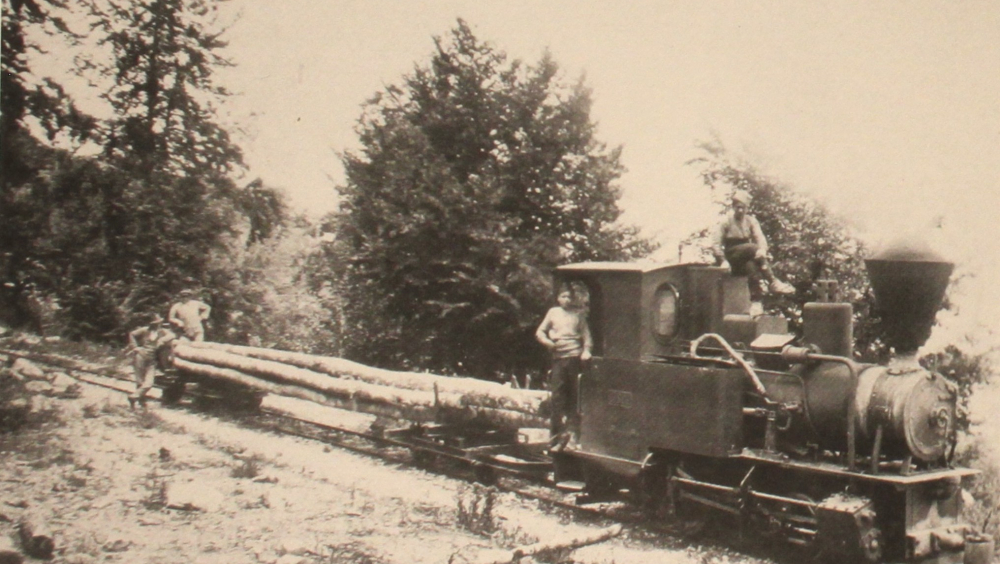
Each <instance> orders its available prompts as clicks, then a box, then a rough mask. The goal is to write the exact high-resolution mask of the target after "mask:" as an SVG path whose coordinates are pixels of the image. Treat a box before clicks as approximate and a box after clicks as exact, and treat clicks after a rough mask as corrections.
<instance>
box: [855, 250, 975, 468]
mask: <svg viewBox="0 0 1000 564" xmlns="http://www.w3.org/2000/svg"><path fill="white" fill-rule="evenodd" d="M865 265H866V266H867V268H868V272H869V276H870V278H871V284H872V290H873V291H874V293H875V299H876V308H877V311H878V312H879V314H880V315H881V317H882V324H883V327H884V328H885V331H886V341H887V343H888V344H889V345H890V346H892V347H893V348H894V349H895V351H896V353H897V354H901V355H911V354H912V353H915V352H916V350H917V349H918V348H920V346H921V345H922V344H923V343H924V342H925V341H926V340H927V338H928V337H929V336H930V331H931V327H932V325H933V324H934V316H935V314H936V313H937V311H938V308H939V307H940V305H941V300H942V299H943V298H944V292H945V289H946V288H947V286H948V278H949V277H950V276H951V272H952V269H953V268H954V265H953V264H952V263H950V262H948V261H946V260H945V259H943V258H942V257H940V256H939V255H937V254H936V253H934V252H933V251H932V250H930V248H929V247H928V246H927V245H924V244H921V243H919V242H913V241H908V242H906V243H897V244H895V245H890V246H889V247H887V248H886V249H885V250H883V251H882V252H880V253H878V254H877V255H876V256H874V257H873V258H871V259H868V260H866V261H865ZM856 402H857V407H858V411H857V413H858V415H859V418H860V423H861V429H863V430H864V432H865V434H866V435H867V436H868V437H874V436H875V434H876V433H877V430H878V428H879V427H882V429H883V431H884V432H885V435H886V438H890V437H891V439H892V440H891V441H889V443H888V444H889V445H893V444H894V445H895V448H891V447H890V449H891V450H900V451H902V452H909V453H911V454H913V455H914V456H915V457H917V458H919V459H922V460H934V459H937V458H940V457H942V456H944V455H945V452H946V450H947V447H948V442H949V437H950V436H951V434H952V432H953V431H954V421H955V405H956V393H955V390H954V387H953V386H952V385H951V384H950V383H949V382H948V381H947V380H945V379H944V378H943V377H941V376H940V375H937V374H934V373H932V372H928V371H926V370H923V369H921V368H919V366H917V365H916V364H915V363H912V364H910V365H905V364H904V365H900V366H899V367H889V368H886V367H882V366H875V367H870V368H868V369H866V370H864V371H862V373H861V374H860V376H859V381H858V393H857V395H856ZM904 448H905V450H904Z"/></svg>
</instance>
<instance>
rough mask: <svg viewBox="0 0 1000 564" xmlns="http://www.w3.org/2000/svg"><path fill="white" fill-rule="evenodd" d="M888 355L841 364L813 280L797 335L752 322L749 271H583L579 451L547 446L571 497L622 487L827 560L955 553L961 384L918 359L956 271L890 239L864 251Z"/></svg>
mask: <svg viewBox="0 0 1000 564" xmlns="http://www.w3.org/2000/svg"><path fill="white" fill-rule="evenodd" d="M867 267H868V270H869V274H870V279H871V283H872V288H873V291H874V293H875V297H876V301H877V304H878V308H879V310H878V313H879V315H880V316H881V318H882V320H883V325H884V327H886V330H887V337H886V339H887V343H888V344H889V345H890V346H892V347H893V348H894V350H895V353H896V356H895V358H894V360H893V361H892V362H890V363H888V364H886V365H876V364H863V363H859V362H856V361H855V360H854V359H853V345H854V339H853V311H852V307H851V305H850V304H848V303H840V302H839V301H837V296H836V294H837V292H836V284H835V282H821V283H819V284H818V285H817V288H816V290H817V292H816V293H817V295H818V296H819V299H818V300H817V301H815V302H811V303H807V304H805V306H804V308H803V311H802V330H801V332H800V333H801V334H798V335H793V334H790V333H789V330H788V323H787V321H786V320H785V319H783V318H781V317H778V316H768V315H764V316H757V317H751V316H750V315H748V314H747V312H748V309H749V295H748V291H747V285H746V279H745V278H741V277H734V276H731V275H730V274H729V271H728V269H726V268H721V267H715V266H706V265H699V264H682V265H672V266H642V265H636V264H627V263H581V264H573V265H566V266H563V267H560V268H559V269H557V274H556V276H557V281H558V282H560V283H576V284H583V285H584V286H586V288H587V290H588V292H589V314H588V319H589V321H590V325H591V331H592V333H593V337H594V358H593V359H592V360H591V361H590V363H589V365H588V366H587V368H586V370H585V373H584V374H583V375H582V376H581V379H580V382H579V403H578V410H579V415H580V421H581V423H580V429H579V444H578V445H576V446H574V447H573V448H570V449H567V450H565V451H564V452H562V453H558V454H556V455H554V458H555V463H556V473H557V480H559V481H560V482H562V484H563V486H564V487H566V488H577V489H579V490H580V491H581V499H582V500H584V501H586V500H602V499H607V498H612V497H615V496H620V495H624V494H628V495H630V496H631V497H632V498H634V499H638V500H639V501H640V502H641V503H642V504H643V505H644V506H646V507H647V508H648V509H649V510H650V511H651V512H652V513H654V514H656V515H659V516H661V517H664V518H669V519H675V520H677V521H678V522H681V523H684V524H686V526H691V527H696V526H697V525H699V524H701V523H704V522H705V521H706V520H707V519H713V520H716V521H717V520H718V519H719V518H720V517H724V518H729V519H731V520H732V525H733V527H734V530H738V531H739V532H740V534H741V535H743V536H745V537H750V538H759V537H764V538H774V539H780V540H782V541H785V542H788V543H790V544H792V545H795V546H797V547H801V549H803V550H804V551H805V552H807V553H809V554H811V555H813V556H819V555H822V556H823V557H824V558H825V559H828V560H841V561H846V562H883V561H885V562H923V563H930V562H934V563H940V564H943V563H961V562H962V561H963V552H964V542H965V536H966V533H967V526H966V525H965V524H964V523H963V522H962V520H961V510H962V495H961V487H960V486H961V479H962V478H963V477H964V476H968V475H971V474H973V473H974V472H973V471H971V470H968V469H963V468H955V467H953V466H952V465H951V456H952V454H953V450H954V440H955V423H954V422H955V412H956V403H957V392H956V389H955V388H954V386H953V385H952V384H951V383H949V382H948V381H947V380H946V379H945V378H943V377H942V376H940V375H939V374H936V373H934V372H931V371H928V370H925V369H923V368H922V367H920V366H919V365H918V364H917V362H916V360H915V352H916V350H917V349H918V348H919V346H920V345H921V344H922V343H923V342H924V341H925V340H926V337H927V336H928V335H929V332H930V327H931V325H932V324H933V319H934V314H935V312H936V311H937V309H938V308H939V306H940V303H941V300H942V297H943V295H944V291H945V288H946V286H947V282H948V278H949V276H950V274H951V270H952V265H951V264H949V263H947V262H946V261H944V260H941V259H940V258H939V257H936V256H934V255H933V254H932V253H929V252H925V251H917V250H913V249H911V248H908V247H905V246H901V247H896V248H891V249H889V250H888V251H886V252H884V253H882V254H881V255H879V256H876V257H875V258H873V259H871V260H869V261H867Z"/></svg>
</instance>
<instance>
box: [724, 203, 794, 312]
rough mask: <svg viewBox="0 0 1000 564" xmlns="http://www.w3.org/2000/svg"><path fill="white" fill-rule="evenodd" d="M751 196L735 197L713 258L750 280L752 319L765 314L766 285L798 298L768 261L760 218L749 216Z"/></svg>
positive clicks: (773, 291)
mask: <svg viewBox="0 0 1000 564" xmlns="http://www.w3.org/2000/svg"><path fill="white" fill-rule="evenodd" d="M749 205H750V194H748V193H746V192H744V191H743V190H737V191H735V192H734V193H733V210H732V212H730V213H729V214H727V215H726V218H725V220H723V222H722V223H720V224H719V226H718V228H717V229H716V230H715V233H714V237H713V240H712V254H713V255H715V261H716V264H722V262H723V260H725V261H727V262H729V267H730V269H731V270H732V273H733V274H735V275H737V276H746V277H747V279H748V284H749V288H750V301H751V304H750V315H760V314H762V313H763V312H764V308H763V306H762V305H761V299H762V298H763V297H764V287H762V282H766V283H767V286H766V287H767V288H768V289H769V290H770V291H771V292H772V293H775V294H794V293H795V288H794V287H792V285H791V284H788V283H787V282H783V281H781V280H778V279H777V278H775V276H774V273H773V272H772V271H771V265H770V263H769V262H768V260H767V239H766V238H765V237H764V232H763V231H761V229H760V222H758V221H757V218H755V217H754V216H752V215H750V214H748V213H747V208H748V207H749Z"/></svg>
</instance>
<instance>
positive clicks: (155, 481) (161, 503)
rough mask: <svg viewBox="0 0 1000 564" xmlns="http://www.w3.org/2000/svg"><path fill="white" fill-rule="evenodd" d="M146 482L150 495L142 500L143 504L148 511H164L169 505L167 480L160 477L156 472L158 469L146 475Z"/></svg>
mask: <svg viewBox="0 0 1000 564" xmlns="http://www.w3.org/2000/svg"><path fill="white" fill-rule="evenodd" d="M144 482H145V487H146V490H147V492H148V493H147V495H146V497H145V498H144V499H143V500H142V504H143V505H144V506H145V507H146V509H162V508H163V507H165V506H166V505H167V480H166V478H164V477H163V476H160V475H159V474H158V473H157V472H156V468H153V469H151V470H150V471H149V473H147V474H146V477H145V480H144Z"/></svg>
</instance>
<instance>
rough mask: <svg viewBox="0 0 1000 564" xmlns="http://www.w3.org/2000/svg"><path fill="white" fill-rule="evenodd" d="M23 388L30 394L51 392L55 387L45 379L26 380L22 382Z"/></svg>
mask: <svg viewBox="0 0 1000 564" xmlns="http://www.w3.org/2000/svg"><path fill="white" fill-rule="evenodd" d="M24 389H25V390H27V391H28V392H29V393H32V394H51V393H53V392H54V391H55V388H54V387H53V386H52V384H50V383H49V382H47V381H46V380H28V381H27V382H25V383H24Z"/></svg>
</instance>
